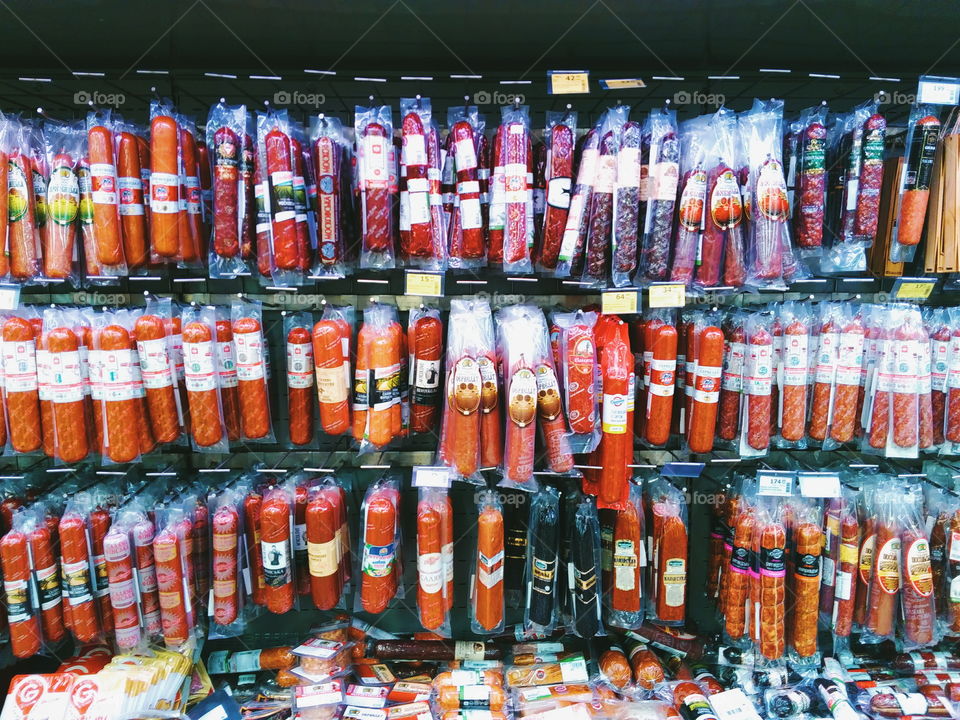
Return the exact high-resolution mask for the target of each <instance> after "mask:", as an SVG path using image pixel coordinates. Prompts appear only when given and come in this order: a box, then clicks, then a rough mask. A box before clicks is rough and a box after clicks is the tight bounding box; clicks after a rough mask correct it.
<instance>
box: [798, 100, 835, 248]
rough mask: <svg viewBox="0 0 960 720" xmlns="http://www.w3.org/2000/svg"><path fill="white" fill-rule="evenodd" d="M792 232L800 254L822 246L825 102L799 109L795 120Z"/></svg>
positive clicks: (825, 142)
mask: <svg viewBox="0 0 960 720" xmlns="http://www.w3.org/2000/svg"><path fill="white" fill-rule="evenodd" d="M796 147H797V153H796V160H795V162H794V163H793V164H792V165H791V169H792V170H793V174H794V175H795V178H796V183H795V190H794V195H793V232H794V237H795V238H796V242H797V252H798V253H799V254H800V257H803V258H810V257H818V256H819V255H820V254H821V253H822V248H823V225H824V219H825V217H826V205H827V105H826V102H824V103H821V104H820V105H816V106H814V107H810V108H806V109H804V110H802V111H801V112H800V118H799V120H798V121H797V139H796Z"/></svg>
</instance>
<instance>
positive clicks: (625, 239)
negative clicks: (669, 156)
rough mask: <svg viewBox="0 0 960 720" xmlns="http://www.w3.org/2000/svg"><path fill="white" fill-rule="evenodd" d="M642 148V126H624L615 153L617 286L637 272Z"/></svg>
mask: <svg viewBox="0 0 960 720" xmlns="http://www.w3.org/2000/svg"><path fill="white" fill-rule="evenodd" d="M642 145H643V125H642V124H641V123H638V122H635V121H630V122H626V123H624V125H623V127H622V129H621V131H620V147H619V149H618V151H617V187H616V192H615V194H614V209H613V248H612V255H613V264H612V269H611V279H612V280H613V284H614V285H615V286H616V287H625V286H627V285H629V284H630V283H631V282H632V280H633V274H634V272H635V271H636V269H637V257H638V252H637V249H638V246H639V244H638V242H637V240H638V237H639V234H640V208H641V203H640V182H641V180H640V167H641V148H642Z"/></svg>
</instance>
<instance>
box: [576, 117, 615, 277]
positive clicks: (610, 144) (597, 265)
mask: <svg viewBox="0 0 960 720" xmlns="http://www.w3.org/2000/svg"><path fill="white" fill-rule="evenodd" d="M616 180H617V155H616V147H615V145H614V140H613V133H612V132H608V133H607V134H605V135H604V136H603V138H601V140H600V157H599V164H598V165H597V174H596V179H595V181H594V185H593V194H592V195H591V196H590V224H589V230H588V235H587V257H586V264H585V266H584V273H585V275H586V276H587V278H589V279H590V280H594V281H599V280H602V279H603V277H604V275H605V274H606V270H607V252H608V248H609V246H610V233H611V231H612V229H613V192H614V189H615V187H614V186H615V185H616Z"/></svg>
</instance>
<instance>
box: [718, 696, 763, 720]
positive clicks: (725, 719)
mask: <svg viewBox="0 0 960 720" xmlns="http://www.w3.org/2000/svg"><path fill="white" fill-rule="evenodd" d="M710 706H711V707H712V708H713V711H714V712H715V713H716V714H717V718H718V720H760V716H759V715H758V714H757V711H756V709H754V707H753V703H752V702H750V699H749V698H748V697H747V696H746V695H745V694H744V692H743V690H741V689H740V688H733V689H732V690H724V691H723V692H721V693H716V694H715V695H711V696H710Z"/></svg>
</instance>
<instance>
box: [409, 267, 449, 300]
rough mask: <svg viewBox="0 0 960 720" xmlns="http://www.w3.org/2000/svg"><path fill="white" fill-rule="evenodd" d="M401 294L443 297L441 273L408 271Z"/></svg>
mask: <svg viewBox="0 0 960 720" xmlns="http://www.w3.org/2000/svg"><path fill="white" fill-rule="evenodd" d="M403 294H404V295H421V296H423V297H443V275H442V274H441V273H433V272H413V271H410V270H408V271H407V276H406V287H405V288H404V291H403Z"/></svg>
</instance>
